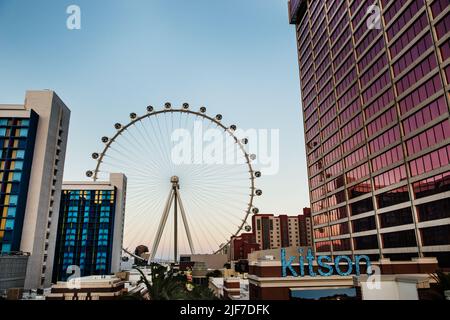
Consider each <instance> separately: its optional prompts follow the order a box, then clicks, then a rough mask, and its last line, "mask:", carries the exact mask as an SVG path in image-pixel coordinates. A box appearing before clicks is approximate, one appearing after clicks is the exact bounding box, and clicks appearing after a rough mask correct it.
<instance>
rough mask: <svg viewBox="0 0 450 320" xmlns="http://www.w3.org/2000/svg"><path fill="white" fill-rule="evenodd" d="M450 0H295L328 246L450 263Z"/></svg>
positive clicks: (318, 206) (319, 225) (318, 233)
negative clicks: (429, 258) (431, 258)
mask: <svg viewBox="0 0 450 320" xmlns="http://www.w3.org/2000/svg"><path fill="white" fill-rule="evenodd" d="M449 12H450V5H449V1H448V0H291V1H290V2H289V17H290V23H291V24H294V25H295V27H296V31H297V32H296V35H297V43H298V57H299V68H300V79H301V81H300V82H301V93H302V108H303V119H304V129H305V140H306V150H307V163H308V175H309V189H310V197H311V209H312V215H313V229H314V238H315V239H314V243H315V248H316V251H317V254H333V255H337V254H368V255H369V256H370V257H371V258H372V259H379V258H390V259H391V260H409V259H411V258H415V257H418V258H421V257H437V258H438V260H439V263H440V264H441V266H447V267H448V266H450V165H449V162H450V123H449V110H450V95H449V90H450V32H449V31H450V16H449Z"/></svg>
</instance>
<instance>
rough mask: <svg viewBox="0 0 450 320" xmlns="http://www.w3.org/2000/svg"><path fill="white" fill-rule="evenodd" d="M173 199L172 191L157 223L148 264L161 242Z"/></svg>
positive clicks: (153, 257)
mask: <svg viewBox="0 0 450 320" xmlns="http://www.w3.org/2000/svg"><path fill="white" fill-rule="evenodd" d="M173 197H174V192H173V190H171V191H170V193H169V198H168V199H167V202H166V206H165V207H164V212H163V214H162V217H161V221H160V222H159V226H158V231H157V232H156V236H155V241H153V247H152V252H151V259H149V261H148V263H149V264H150V263H151V261H153V260H154V259H155V255H156V251H157V250H158V246H159V242H160V241H161V237H162V234H163V231H164V228H165V227H166V222H167V218H168V217H169V212H170V208H171V206H172V201H173Z"/></svg>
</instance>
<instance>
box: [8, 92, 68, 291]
mask: <svg viewBox="0 0 450 320" xmlns="http://www.w3.org/2000/svg"><path fill="white" fill-rule="evenodd" d="M69 120H70V110H69V109H68V108H67V107H66V105H65V104H64V103H63V102H62V100H61V99H60V98H59V97H58V96H57V95H56V94H55V93H54V92H53V91H28V92H27V94H26V97H25V103H24V104H23V105H0V254H10V253H13V252H24V253H27V254H30V256H29V258H28V265H27V271H26V276H25V288H26V289H37V288H42V287H50V285H51V280H52V268H53V253H54V251H55V241H56V229H57V225H58V213H59V203H60V196H61V184H62V177H63V169H64V160H65V153H66V145H67V135H68V131H69Z"/></svg>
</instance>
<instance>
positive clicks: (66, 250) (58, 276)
mask: <svg viewBox="0 0 450 320" xmlns="http://www.w3.org/2000/svg"><path fill="white" fill-rule="evenodd" d="M115 197H116V192H115V190H63V192H62V195H61V207H60V214H59V222H58V233H57V240H56V241H57V242H56V252H55V265H54V268H53V281H54V282H55V281H66V280H67V278H68V277H70V276H71V275H72V272H73V271H74V270H73V267H72V270H70V269H69V270H68V268H69V267H71V266H77V267H79V271H80V275H81V276H90V275H105V274H109V273H110V272H111V256H112V248H113V233H114V217H115V204H116V202H115ZM68 271H69V273H68Z"/></svg>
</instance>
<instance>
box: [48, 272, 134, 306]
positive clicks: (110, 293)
mask: <svg viewBox="0 0 450 320" xmlns="http://www.w3.org/2000/svg"><path fill="white" fill-rule="evenodd" d="M125 283H126V282H125V281H124V280H123V279H121V278H119V277H117V276H90V277H83V278H77V279H72V280H71V281H70V282H58V283H57V284H55V285H53V286H52V288H51V292H50V293H49V294H47V295H46V297H45V298H46V300H115V299H118V298H120V297H121V296H123V295H124V294H125V293H126V292H127V290H126V288H125Z"/></svg>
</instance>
